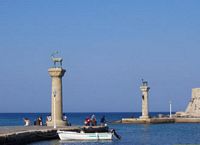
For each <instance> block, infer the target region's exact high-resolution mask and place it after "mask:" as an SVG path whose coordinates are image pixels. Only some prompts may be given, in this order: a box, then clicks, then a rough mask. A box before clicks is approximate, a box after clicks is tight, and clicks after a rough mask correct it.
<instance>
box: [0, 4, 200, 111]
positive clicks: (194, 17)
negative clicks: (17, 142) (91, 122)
mask: <svg viewBox="0 0 200 145" xmlns="http://www.w3.org/2000/svg"><path fill="white" fill-rule="evenodd" d="M199 6H200V1H199V0H196V1H195V0H151V1H150V0H137V1H136V0H56V1H55V0H0V54H1V56H0V112H49V111H50V96H51V92H50V91H51V90H50V88H51V79H50V77H49V75H48V72H47V69H48V68H49V67H51V66H52V62H51V59H50V55H51V53H52V52H53V51H54V50H58V51H59V52H60V55H61V56H62V57H63V59H64V64H63V67H64V68H66V70H67V72H66V75H65V76H64V78H63V97H64V98H63V99H64V102H63V103H64V104H63V105H64V111H65V112H90V111H98V112H104V111H106V112H125V111H126V112H139V111H141V94H140V90H139V86H140V85H141V78H144V79H145V80H148V82H149V86H150V87H151V89H150V97H149V107H150V111H168V110H169V100H172V103H173V104H172V107H173V111H181V110H185V108H186V106H187V103H188V101H189V99H190V98H191V89H192V88H194V87H200V75H199V74H200V57H199V56H200V19H199V16H200V8H199Z"/></svg>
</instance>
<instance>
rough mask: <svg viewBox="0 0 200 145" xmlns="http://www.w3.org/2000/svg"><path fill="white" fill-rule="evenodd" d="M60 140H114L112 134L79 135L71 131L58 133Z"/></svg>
mask: <svg viewBox="0 0 200 145" xmlns="http://www.w3.org/2000/svg"><path fill="white" fill-rule="evenodd" d="M57 133H58V136H59V138H60V140H112V136H113V135H112V133H110V132H101V133H78V132H70V131H58V132H57Z"/></svg>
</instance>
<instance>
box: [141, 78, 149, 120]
mask: <svg viewBox="0 0 200 145" xmlns="http://www.w3.org/2000/svg"><path fill="white" fill-rule="evenodd" d="M149 89H150V87H148V82H147V81H143V80H142V85H141V86H140V90H141V92H142V116H140V118H141V119H148V118H149V106H148V95H149V94H148V92H149Z"/></svg>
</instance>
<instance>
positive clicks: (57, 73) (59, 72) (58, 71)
mask: <svg viewBox="0 0 200 145" xmlns="http://www.w3.org/2000/svg"><path fill="white" fill-rule="evenodd" d="M48 72H49V75H50V76H51V77H63V76H64V74H65V72H66V70H65V69H62V68H49V69H48Z"/></svg>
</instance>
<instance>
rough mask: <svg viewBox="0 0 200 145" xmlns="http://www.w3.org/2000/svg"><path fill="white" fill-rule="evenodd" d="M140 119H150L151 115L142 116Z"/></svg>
mask: <svg viewBox="0 0 200 145" xmlns="http://www.w3.org/2000/svg"><path fill="white" fill-rule="evenodd" d="M140 119H149V116H140Z"/></svg>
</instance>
